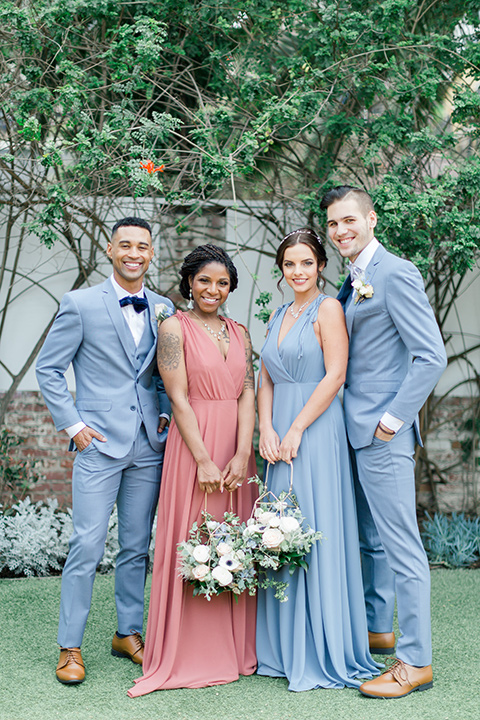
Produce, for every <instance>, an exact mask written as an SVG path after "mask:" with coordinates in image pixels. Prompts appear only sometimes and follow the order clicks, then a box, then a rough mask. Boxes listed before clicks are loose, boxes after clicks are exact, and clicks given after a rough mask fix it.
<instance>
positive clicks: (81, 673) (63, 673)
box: [56, 648, 85, 685]
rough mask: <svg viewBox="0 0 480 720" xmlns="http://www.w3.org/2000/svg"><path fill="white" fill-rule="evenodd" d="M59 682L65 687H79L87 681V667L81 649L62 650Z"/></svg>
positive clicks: (59, 662)
mask: <svg viewBox="0 0 480 720" xmlns="http://www.w3.org/2000/svg"><path fill="white" fill-rule="evenodd" d="M56 675H57V680H58V682H61V683H63V684H64V685H78V683H82V682H83V681H84V680H85V665H84V664H83V660H82V653H81V652H80V648H62V649H61V650H60V660H59V661H58V665H57V671H56Z"/></svg>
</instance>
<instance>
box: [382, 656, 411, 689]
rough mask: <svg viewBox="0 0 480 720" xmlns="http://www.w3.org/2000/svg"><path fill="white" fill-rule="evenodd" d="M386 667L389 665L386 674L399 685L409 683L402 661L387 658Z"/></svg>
mask: <svg viewBox="0 0 480 720" xmlns="http://www.w3.org/2000/svg"><path fill="white" fill-rule="evenodd" d="M385 664H386V665H390V667H389V668H388V670H387V672H389V673H391V674H392V676H393V678H394V679H395V680H396V681H397V682H398V684H399V685H405V683H408V682H409V679H408V671H407V668H406V666H405V663H404V662H403V660H399V659H398V658H387V660H386V662H385Z"/></svg>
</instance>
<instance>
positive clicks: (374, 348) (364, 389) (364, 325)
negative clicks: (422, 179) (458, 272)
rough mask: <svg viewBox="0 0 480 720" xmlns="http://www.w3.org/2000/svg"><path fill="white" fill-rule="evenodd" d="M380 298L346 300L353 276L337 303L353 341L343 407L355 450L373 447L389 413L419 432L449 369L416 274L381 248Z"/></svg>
mask: <svg viewBox="0 0 480 720" xmlns="http://www.w3.org/2000/svg"><path fill="white" fill-rule="evenodd" d="M365 282H367V283H370V284H371V285H372V286H373V289H374V294H373V297H371V298H366V299H364V300H363V301H362V302H358V303H356V304H355V303H354V301H353V299H352V300H350V301H348V302H347V299H348V296H349V295H350V294H351V292H352V287H351V281H350V277H347V279H346V280H345V283H344V284H343V286H342V288H341V290H340V292H339V295H338V299H339V300H340V302H341V303H342V304H343V305H344V308H345V306H346V309H345V319H346V323H347V330H348V335H349V338H350V351H349V360H348V368H347V377H346V382H345V389H344V409H345V417H346V423H347V430H348V437H349V440H350V443H351V445H352V447H353V448H355V449H358V448H361V447H366V446H367V445H370V444H371V442H372V439H373V435H374V433H375V429H376V427H377V425H378V422H379V420H380V419H381V417H382V415H383V413H384V412H385V411H388V412H389V413H390V414H391V415H393V416H395V417H396V418H398V419H400V420H403V421H404V423H406V424H407V425H412V424H413V425H414V426H415V429H416V433H417V439H418V441H419V442H421V439H420V433H419V428H418V412H419V410H420V409H421V408H422V406H423V404H424V403H425V401H426V399H427V398H428V396H429V395H430V393H431V391H432V390H433V388H434V387H435V385H436V383H437V381H438V380H439V378H440V376H441V374H442V372H443V371H444V369H445V367H446V355H445V348H444V345H443V341H442V336H441V334H440V330H439V328H438V325H437V322H436V320H435V316H434V313H433V310H432V308H431V306H430V303H429V301H428V298H427V295H426V293H425V289H424V284H423V280H422V277H421V275H420V273H419V272H418V270H417V268H416V267H415V266H414V265H413V264H412V263H411V262H409V261H408V260H403V259H401V258H399V257H397V256H396V255H393V254H392V253H389V252H387V251H386V250H385V248H384V247H383V246H382V245H380V247H379V248H377V250H376V252H375V255H374V256H373V258H372V260H371V261H370V263H369V265H368V267H367V269H366V271H365Z"/></svg>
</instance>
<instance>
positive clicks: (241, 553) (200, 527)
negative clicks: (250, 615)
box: [178, 510, 257, 600]
mask: <svg viewBox="0 0 480 720" xmlns="http://www.w3.org/2000/svg"><path fill="white" fill-rule="evenodd" d="M202 515H203V522H202V523H200V524H198V523H194V524H193V526H192V528H191V530H190V533H189V539H188V540H186V541H185V542H181V543H179V545H178V552H179V555H180V574H181V576H182V577H183V579H184V580H186V581H187V582H190V583H191V584H192V585H193V594H194V595H205V597H206V599H207V600H210V598H211V597H212V595H219V594H220V593H222V592H224V591H225V590H229V591H230V592H232V593H234V595H240V594H241V593H242V592H244V591H245V590H248V592H249V594H250V595H255V592H256V586H257V577H256V570H255V566H254V564H253V554H252V553H251V552H250V551H249V550H248V549H247V548H246V547H245V542H244V537H243V531H244V529H245V523H242V522H241V521H240V518H239V517H238V515H235V514H234V513H233V512H226V513H225V514H224V517H223V521H221V522H218V521H217V520H215V519H214V518H213V517H212V516H211V515H209V514H208V512H207V511H206V510H205V512H203V513H202Z"/></svg>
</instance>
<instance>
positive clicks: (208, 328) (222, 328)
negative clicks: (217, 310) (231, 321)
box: [190, 310, 227, 342]
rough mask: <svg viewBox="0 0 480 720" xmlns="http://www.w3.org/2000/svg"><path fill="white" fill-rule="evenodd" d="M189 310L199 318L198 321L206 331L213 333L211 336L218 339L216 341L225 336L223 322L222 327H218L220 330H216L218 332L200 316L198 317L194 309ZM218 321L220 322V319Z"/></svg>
mask: <svg viewBox="0 0 480 720" xmlns="http://www.w3.org/2000/svg"><path fill="white" fill-rule="evenodd" d="M190 312H191V313H192V314H193V315H195V317H196V318H197V319H198V320H200V322H201V323H202V325H204V326H205V327H206V328H207V330H208V332H209V333H211V334H212V335H213V337H214V338H215V340H218V342H220V340H221V339H222V338H224V337H225V331H226V329H227V328H226V325H225V323H222V327H221V328H220V330H218V332H215V330H213V328H211V327H210V325H209V324H208V323H206V322H204V321H203V320H202V318H200V317H198V315H197V313H196V312H195V311H194V310H190ZM220 322H221V321H220Z"/></svg>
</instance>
